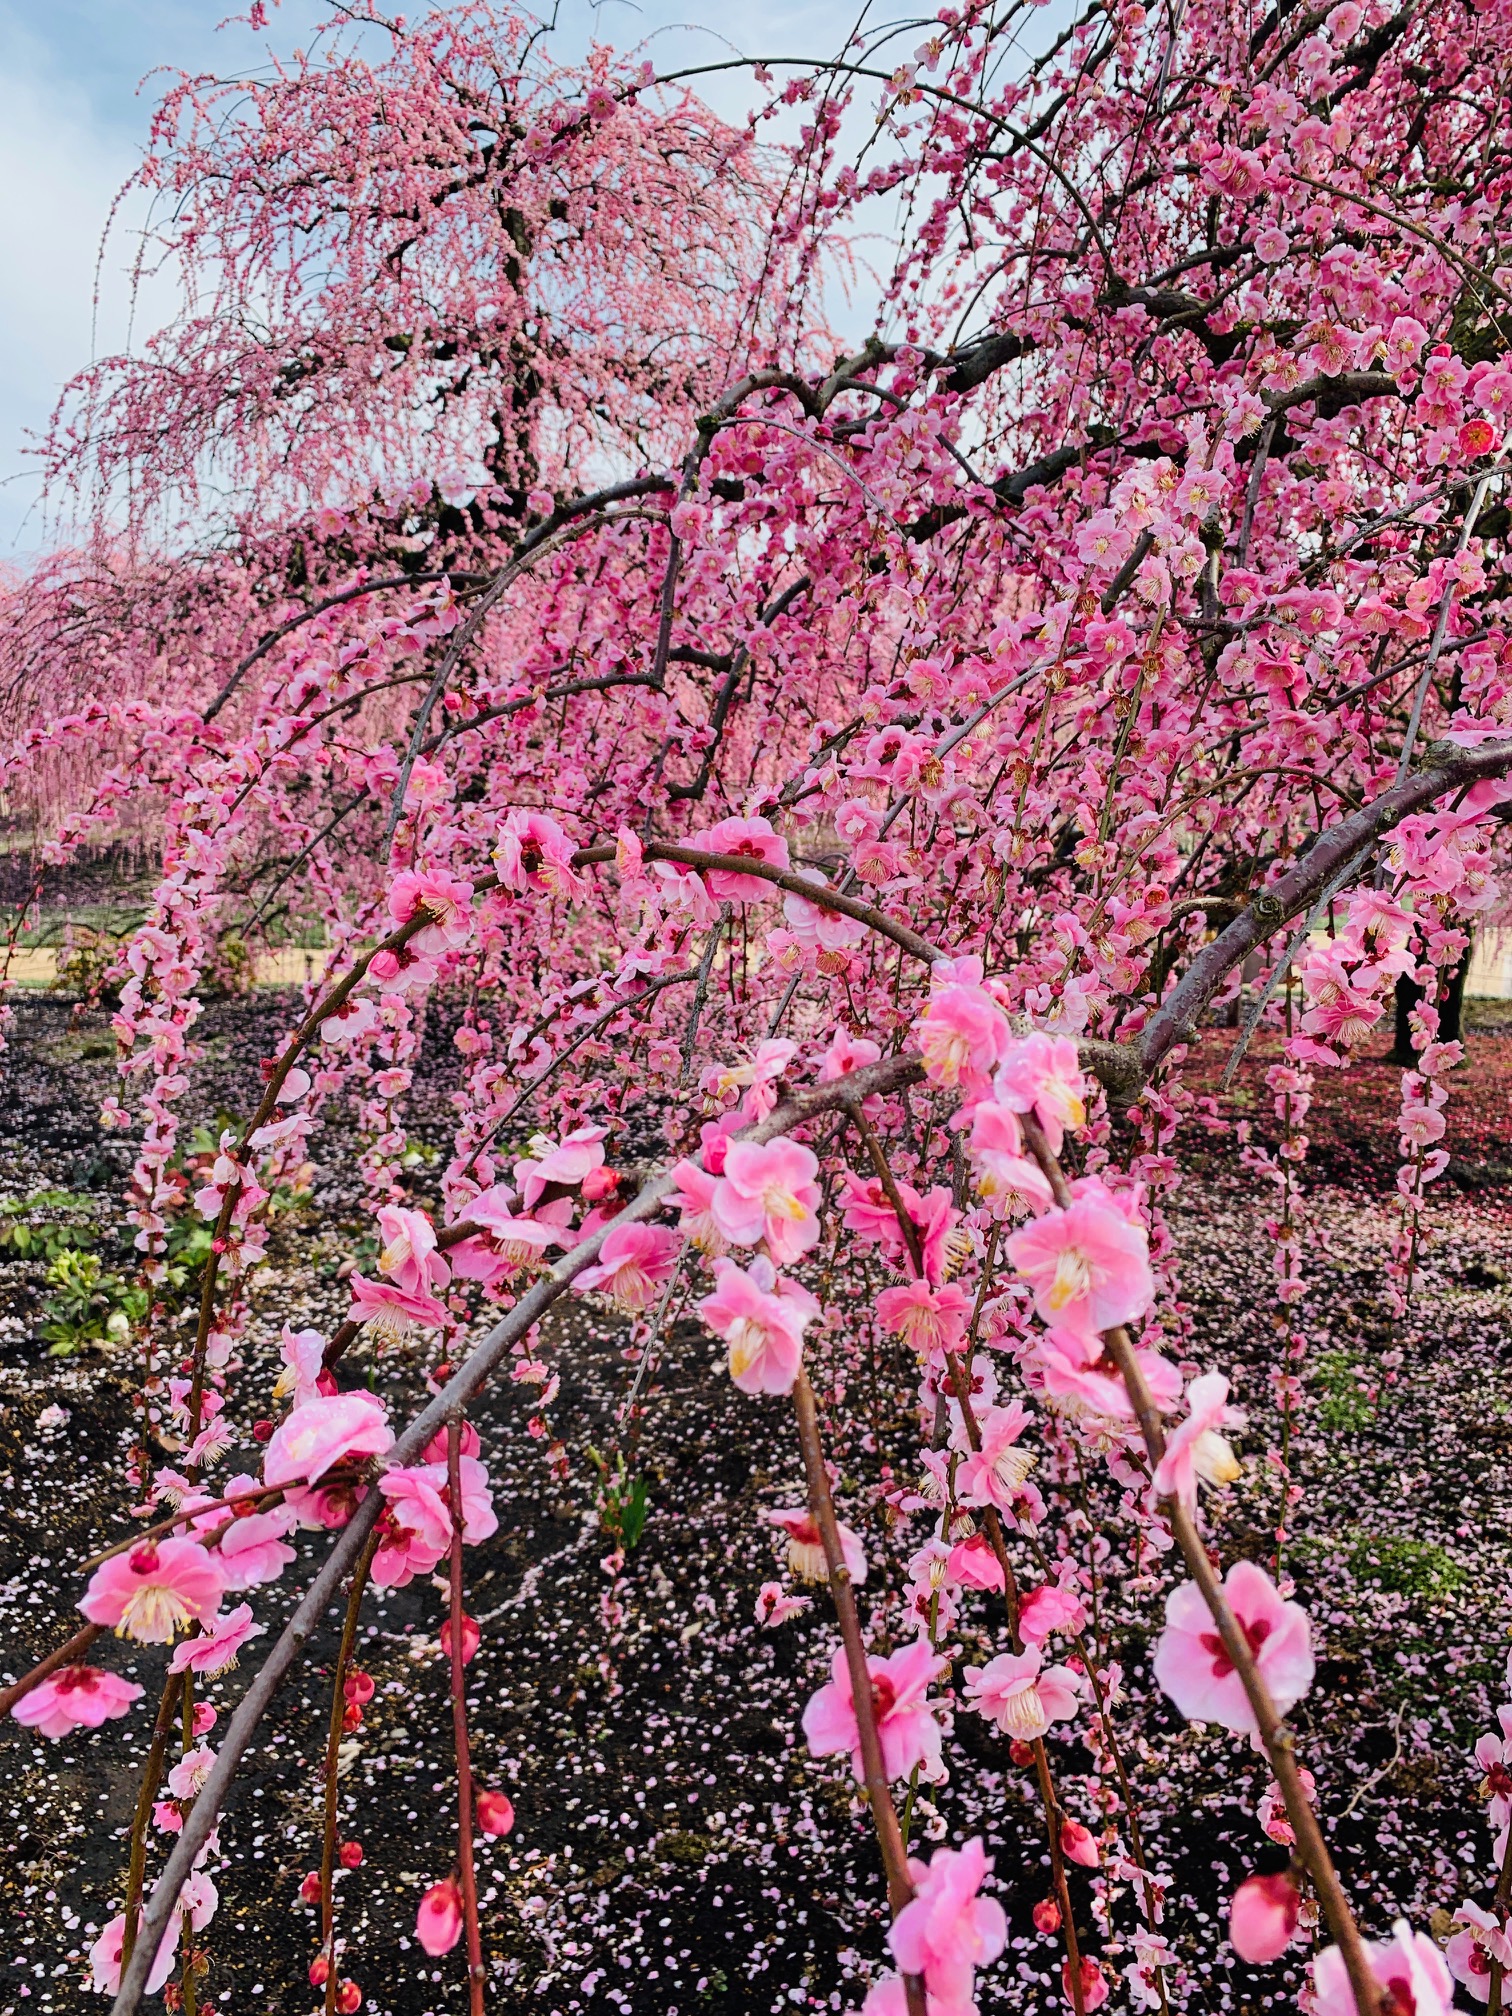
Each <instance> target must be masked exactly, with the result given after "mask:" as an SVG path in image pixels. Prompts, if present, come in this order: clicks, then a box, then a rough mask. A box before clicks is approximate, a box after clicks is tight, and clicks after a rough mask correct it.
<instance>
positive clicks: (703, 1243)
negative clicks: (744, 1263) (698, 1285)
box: [667, 1157, 730, 1260]
mask: <svg viewBox="0 0 1512 2016" xmlns="http://www.w3.org/2000/svg"><path fill="white" fill-rule="evenodd" d="M672 1178H673V1181H674V1182H675V1183H676V1184H677V1188H676V1190H674V1191H673V1193H672V1195H671V1196H670V1197H669V1199H668V1200H667V1201H668V1202H669V1203H671V1204H675V1205H676V1206H677V1208H678V1210H679V1211H680V1212H681V1213H682V1216H681V1218H680V1219H679V1220H678V1230H679V1231H680V1232H681V1233H682V1235H683V1237H684V1238H685V1239H686V1240H688V1241H689V1242H690V1244H692V1245H693V1246H696V1247H697V1249H698V1251H699V1252H700V1253H702V1254H704V1255H705V1256H706V1257H707V1258H708V1259H710V1260H717V1259H718V1258H719V1256H720V1254H721V1253H725V1252H728V1250H729V1245H730V1242H729V1240H728V1239H727V1238H726V1237H725V1235H724V1233H723V1232H722V1231H721V1230H720V1228H719V1221H718V1219H717V1218H716V1217H715V1216H714V1199H715V1197H716V1195H717V1194H718V1192H719V1189H720V1187H721V1184H722V1181H723V1178H722V1177H719V1176H711V1175H710V1174H709V1172H708V1170H706V1169H700V1168H699V1166H698V1164H697V1163H696V1162H690V1161H689V1160H688V1159H687V1158H686V1157H684V1158H683V1160H682V1161H681V1162H677V1163H674V1164H673V1167H672Z"/></svg>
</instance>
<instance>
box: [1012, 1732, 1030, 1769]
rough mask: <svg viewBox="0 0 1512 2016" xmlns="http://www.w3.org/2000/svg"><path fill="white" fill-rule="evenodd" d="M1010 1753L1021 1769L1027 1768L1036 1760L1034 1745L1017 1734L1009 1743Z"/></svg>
mask: <svg viewBox="0 0 1512 2016" xmlns="http://www.w3.org/2000/svg"><path fill="white" fill-rule="evenodd" d="M1008 1755H1009V1756H1010V1757H1011V1758H1012V1759H1013V1761H1014V1763H1015V1764H1017V1766H1018V1767H1019V1769H1020V1770H1021V1771H1023V1770H1027V1768H1028V1767H1029V1766H1030V1765H1031V1764H1032V1763H1033V1762H1034V1745H1033V1744H1032V1743H1026V1742H1025V1741H1024V1739H1023V1738H1022V1736H1015V1737H1014V1739H1013V1741H1012V1742H1011V1743H1010V1744H1009V1745H1008Z"/></svg>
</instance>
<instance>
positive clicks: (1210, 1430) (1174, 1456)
mask: <svg viewBox="0 0 1512 2016" xmlns="http://www.w3.org/2000/svg"><path fill="white" fill-rule="evenodd" d="M1228 1390H1229V1383H1228V1381H1227V1379H1225V1378H1224V1377H1223V1375H1222V1373H1221V1372H1207V1373H1204V1374H1203V1376H1202V1377H1201V1378H1200V1379H1194V1380H1193V1381H1192V1383H1191V1385H1190V1386H1189V1387H1188V1388H1187V1407H1188V1409H1189V1412H1188V1414H1187V1418H1186V1419H1185V1421H1183V1422H1182V1423H1181V1425H1180V1427H1178V1428H1177V1429H1175V1431H1174V1432H1173V1433H1172V1434H1171V1435H1170V1436H1169V1437H1168V1438H1167V1440H1166V1450H1165V1455H1164V1456H1162V1457H1161V1459H1160V1462H1159V1464H1158V1465H1157V1466H1156V1470H1155V1490H1156V1493H1157V1495H1158V1496H1159V1497H1162V1498H1179V1499H1180V1500H1181V1502H1182V1504H1183V1505H1185V1507H1186V1509H1187V1510H1188V1512H1195V1510H1196V1509H1197V1481H1198V1479H1199V1478H1200V1479H1201V1480H1202V1482H1203V1483H1204V1484H1232V1483H1233V1481H1234V1479H1235V1478H1236V1477H1237V1476H1239V1474H1240V1470H1239V1459H1238V1458H1237V1457H1236V1456H1235V1454H1234V1452H1233V1450H1232V1449H1231V1448H1230V1447H1229V1445H1228V1443H1227V1442H1226V1441H1225V1440H1224V1438H1223V1436H1222V1435H1221V1434H1219V1432H1218V1431H1219V1429H1220V1428H1239V1427H1242V1426H1243V1424H1244V1416H1243V1415H1242V1414H1240V1413H1239V1412H1238V1411H1237V1410H1236V1409H1235V1408H1233V1407H1230V1406H1229V1404H1228Z"/></svg>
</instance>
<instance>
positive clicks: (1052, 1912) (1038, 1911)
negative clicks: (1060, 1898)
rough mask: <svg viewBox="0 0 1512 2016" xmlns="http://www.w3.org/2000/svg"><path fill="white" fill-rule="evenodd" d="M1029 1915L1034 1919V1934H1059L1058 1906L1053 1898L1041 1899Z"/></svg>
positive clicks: (1059, 1914) (1059, 1917)
mask: <svg viewBox="0 0 1512 2016" xmlns="http://www.w3.org/2000/svg"><path fill="white" fill-rule="evenodd" d="M1030 1915H1031V1916H1032V1918H1033V1919H1034V1929H1035V1931H1036V1932H1059V1930H1060V1923H1061V1912H1060V1906H1059V1904H1057V1903H1056V1901H1055V1899H1054V1898H1053V1897H1042V1898H1041V1899H1040V1901H1039V1902H1038V1904H1036V1905H1035V1907H1034V1910H1033V1911H1032V1913H1031V1914H1030Z"/></svg>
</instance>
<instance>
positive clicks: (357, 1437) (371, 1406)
mask: <svg viewBox="0 0 1512 2016" xmlns="http://www.w3.org/2000/svg"><path fill="white" fill-rule="evenodd" d="M393 1440H394V1436H393V1431H392V1430H391V1429H390V1427H389V1425H388V1417H387V1415H386V1413H385V1411H384V1406H383V1402H382V1401H381V1400H379V1399H377V1398H376V1397H375V1396H374V1395H373V1394H371V1393H360V1392H359V1393H336V1394H332V1395H331V1396H330V1397H329V1398H322V1399H318V1400H312V1401H310V1403H309V1405H308V1406H305V1407H300V1408H298V1409H296V1411H295V1412H294V1413H292V1414H291V1415H290V1416H289V1417H288V1419H287V1420H286V1421H284V1422H282V1423H281V1424H280V1425H279V1427H278V1428H277V1429H276V1430H275V1431H274V1434H273V1439H272V1440H271V1441H270V1442H269V1444H268V1447H267V1451H266V1453H265V1455H264V1456H263V1481H264V1482H265V1483H268V1484H315V1483H318V1482H319V1480H320V1479H321V1478H322V1477H323V1476H324V1475H325V1473H326V1472H327V1470H329V1469H330V1468H331V1467H332V1466H333V1465H334V1464H336V1463H342V1462H345V1461H346V1460H347V1459H348V1458H349V1457H354V1456H381V1455H383V1453H384V1451H385V1450H387V1449H389V1448H391V1447H392V1445H393Z"/></svg>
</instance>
